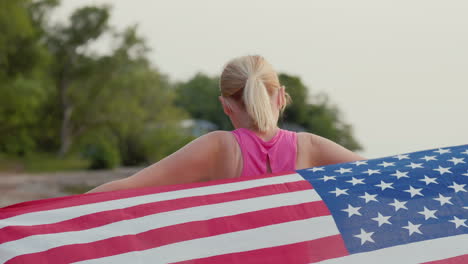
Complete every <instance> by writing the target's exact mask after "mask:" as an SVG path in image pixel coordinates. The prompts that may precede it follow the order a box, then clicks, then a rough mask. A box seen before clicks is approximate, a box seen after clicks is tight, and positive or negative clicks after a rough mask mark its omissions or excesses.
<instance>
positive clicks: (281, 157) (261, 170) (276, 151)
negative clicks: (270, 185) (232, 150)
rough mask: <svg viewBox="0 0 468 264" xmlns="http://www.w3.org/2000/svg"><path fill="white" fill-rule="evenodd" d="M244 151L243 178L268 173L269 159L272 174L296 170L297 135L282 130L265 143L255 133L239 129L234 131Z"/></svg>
mask: <svg viewBox="0 0 468 264" xmlns="http://www.w3.org/2000/svg"><path fill="white" fill-rule="evenodd" d="M232 133H233V134H234V136H235V137H236V140H237V143H239V146H240V149H241V151H242V160H243V168H242V173H241V177H244V176H255V175H262V174H266V173H267V159H269V160H270V168H271V173H281V172H291V171H294V170H295V169H296V155H297V135H296V133H295V132H292V131H288V130H283V129H280V130H279V131H278V133H276V135H275V136H274V137H273V138H272V139H270V140H269V141H263V140H262V139H261V138H259V137H258V136H257V135H255V133H254V132H253V131H250V130H249V129H246V128H238V129H236V130H234V131H232Z"/></svg>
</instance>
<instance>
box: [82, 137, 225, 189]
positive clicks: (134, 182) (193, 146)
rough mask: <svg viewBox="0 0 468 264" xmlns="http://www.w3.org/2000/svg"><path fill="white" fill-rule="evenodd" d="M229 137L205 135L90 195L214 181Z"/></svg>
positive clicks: (101, 186) (104, 185)
mask: <svg viewBox="0 0 468 264" xmlns="http://www.w3.org/2000/svg"><path fill="white" fill-rule="evenodd" d="M225 134H226V132H225V131H214V132H210V133H208V134H206V135H203V136H201V137H199V138H197V139H195V140H194V141H192V142H190V143H189V144H188V145H186V146H185V147H183V148H181V149H179V150H178V151H176V152H175V153H173V154H172V155H170V156H168V157H166V158H164V159H162V160H161V161H159V162H157V163H155V164H153V165H151V166H149V167H147V168H145V169H143V170H141V171H139V172H137V173H135V174H134V175H132V176H130V177H128V178H124V179H121V180H117V181H112V182H108V183H105V184H103V185H100V186H98V187H96V188H94V189H92V190H90V191H88V193H92V192H105V191H114V190H122V189H133V188H141V187H149V186H161V185H173V184H181V183H192V182H201V181H208V180H213V179H215V178H216V177H217V176H219V175H220V174H219V173H218V172H219V170H220V168H219V167H221V166H223V163H222V161H220V160H219V157H220V156H222V155H221V154H222V153H221V152H222V149H221V147H220V142H221V141H222V140H223V139H224V137H225Z"/></svg>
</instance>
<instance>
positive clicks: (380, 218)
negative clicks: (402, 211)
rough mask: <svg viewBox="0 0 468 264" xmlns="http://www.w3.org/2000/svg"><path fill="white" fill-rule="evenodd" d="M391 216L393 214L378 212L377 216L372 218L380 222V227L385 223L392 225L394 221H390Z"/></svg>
mask: <svg viewBox="0 0 468 264" xmlns="http://www.w3.org/2000/svg"><path fill="white" fill-rule="evenodd" d="M390 217H391V216H383V215H382V214H380V213H377V217H374V218H372V220H374V221H377V222H378V223H379V227H380V226H381V225H383V224H389V225H391V224H392V223H390V221H388V219H389V218H390Z"/></svg>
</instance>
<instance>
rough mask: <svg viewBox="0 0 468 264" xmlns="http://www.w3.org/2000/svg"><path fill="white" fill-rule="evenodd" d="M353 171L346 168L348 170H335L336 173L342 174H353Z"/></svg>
mask: <svg viewBox="0 0 468 264" xmlns="http://www.w3.org/2000/svg"><path fill="white" fill-rule="evenodd" d="M352 171H353V169H351V168H346V169H345V168H340V169H339V170H335V172H339V173H341V174H343V173H346V172H352Z"/></svg>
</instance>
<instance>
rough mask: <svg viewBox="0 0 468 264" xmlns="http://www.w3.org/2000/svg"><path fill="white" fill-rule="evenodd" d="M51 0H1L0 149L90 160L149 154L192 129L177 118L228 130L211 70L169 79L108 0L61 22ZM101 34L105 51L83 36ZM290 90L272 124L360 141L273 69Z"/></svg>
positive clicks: (144, 159) (323, 101) (138, 158)
mask: <svg viewBox="0 0 468 264" xmlns="http://www.w3.org/2000/svg"><path fill="white" fill-rule="evenodd" d="M59 4H60V3H59V1H58V0H41V1H34V0H6V1H2V4H1V8H0V30H1V32H2V34H0V153H3V154H2V155H4V156H17V157H22V156H26V155H29V154H31V153H54V154H56V155H57V157H58V158H60V157H65V156H67V155H72V154H78V155H80V156H81V157H83V158H86V159H89V160H90V161H91V163H90V167H92V168H106V167H114V166H118V165H125V166H130V165H139V164H147V163H150V162H154V161H157V160H159V159H161V158H163V157H165V156H167V155H169V154H170V153H172V152H174V151H175V150H177V149H178V148H180V147H181V146H182V145H184V144H186V143H187V142H189V141H190V140H192V139H193V136H191V135H189V134H187V133H183V132H182V131H181V129H180V121H181V120H184V119H202V120H208V121H210V122H212V123H214V124H215V125H216V126H217V127H218V128H219V129H222V130H231V129H232V126H231V124H230V122H229V119H228V118H227V117H226V116H225V115H224V113H223V111H222V108H221V105H220V103H219V102H218V99H217V97H218V95H219V87H218V77H217V76H208V75H206V74H203V73H199V74H196V75H195V76H194V77H193V78H191V79H190V80H188V81H184V82H171V81H169V78H168V76H166V75H165V74H162V73H161V72H160V71H158V69H157V68H155V67H154V66H152V65H151V63H150V61H149V59H148V53H149V51H150V49H149V47H148V46H147V44H146V42H145V39H144V38H143V36H141V35H140V34H139V33H138V30H137V26H135V25H130V26H128V27H127V28H125V29H123V30H118V29H116V28H115V27H113V26H112V25H110V24H109V17H110V15H111V8H110V7H109V6H86V7H82V8H78V9H76V10H75V11H74V12H73V13H72V15H71V16H70V17H69V20H68V22H66V23H59V22H55V23H51V22H50V21H49V20H48V18H49V17H50V14H51V12H53V10H54V8H55V7H57V6H58V5H59ZM103 36H108V37H109V36H110V38H111V39H112V41H111V43H112V44H113V46H112V47H108V48H109V52H106V54H100V53H97V52H95V51H93V49H92V46H93V45H94V44H95V43H96V42H97V41H99V39H100V38H102V37H103ZM280 81H281V83H282V84H283V85H285V86H286V89H287V91H288V92H289V93H290V95H291V97H292V98H293V103H292V105H290V106H289V107H288V108H287V110H286V111H285V114H284V116H283V118H282V119H281V121H280V125H281V126H282V127H285V128H290V129H293V130H304V131H309V132H312V133H315V134H318V135H321V136H324V137H327V138H329V139H331V140H333V141H335V142H337V143H339V144H341V145H343V146H345V147H347V148H349V149H351V150H359V149H361V146H360V144H359V143H358V142H357V141H356V139H355V138H354V137H353V134H352V126H351V125H350V124H347V123H346V122H344V121H343V120H342V118H341V115H340V111H339V109H338V108H337V107H336V106H334V105H332V104H331V103H330V101H329V99H328V97H327V96H326V95H324V94H315V95H312V94H309V89H308V88H307V87H306V86H305V85H304V84H303V83H302V82H301V80H300V78H299V77H297V76H292V75H288V74H280Z"/></svg>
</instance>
